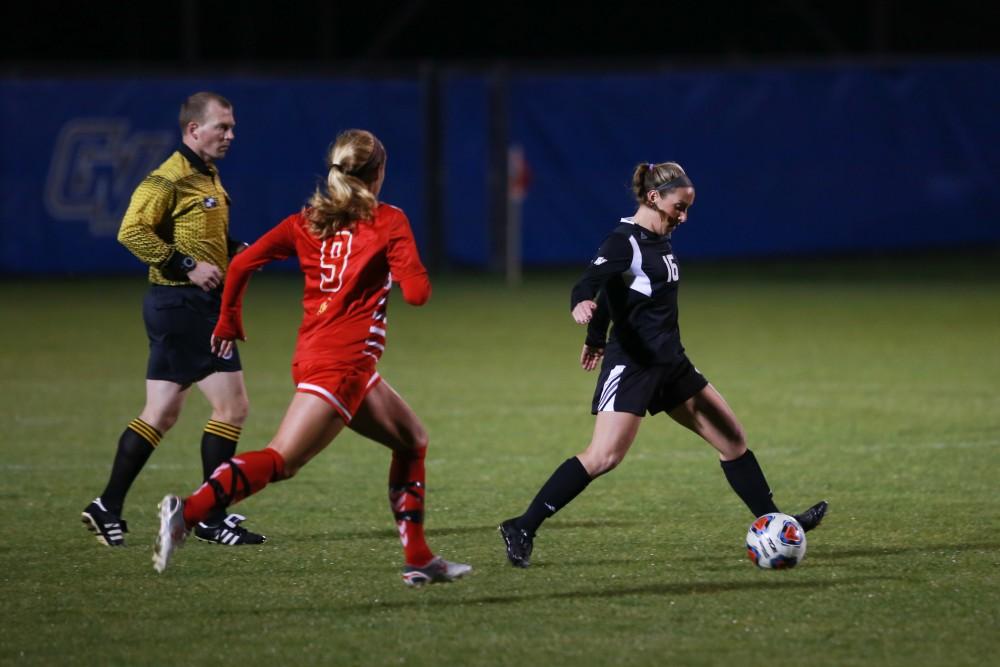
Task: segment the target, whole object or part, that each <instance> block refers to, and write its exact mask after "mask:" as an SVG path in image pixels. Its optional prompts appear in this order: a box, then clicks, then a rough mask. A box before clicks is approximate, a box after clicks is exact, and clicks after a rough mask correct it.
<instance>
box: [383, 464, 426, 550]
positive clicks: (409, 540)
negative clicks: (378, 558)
mask: <svg viewBox="0 0 1000 667" xmlns="http://www.w3.org/2000/svg"><path fill="white" fill-rule="evenodd" d="M426 453H427V449H426V448H422V449H419V450H415V451H413V452H412V453H410V454H409V455H406V454H399V453H396V452H393V453H392V463H390V464H389V506H390V507H391V508H392V514H393V517H394V518H395V520H396V528H397V530H399V540H400V542H402V543H403V554H404V556H405V558H406V564H407V565H414V566H416V567H423V566H425V565H427V564H428V563H429V562H431V560H433V558H434V554H433V553H432V552H431V549H430V547H428V546H427V542H426V540H425V539H424V493H425V491H426V488H425V486H424V456H425V454H426Z"/></svg>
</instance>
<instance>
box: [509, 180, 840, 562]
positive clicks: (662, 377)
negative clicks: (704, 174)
mask: <svg viewBox="0 0 1000 667" xmlns="http://www.w3.org/2000/svg"><path fill="white" fill-rule="evenodd" d="M632 190H633V192H634V194H635V196H636V200H637V201H638V204H639V208H638V210H637V211H636V212H635V215H633V216H632V217H631V218H622V220H621V222H620V224H619V225H618V226H617V227H616V228H615V229H614V230H613V231H612V232H611V234H610V235H609V236H608V237H607V239H605V241H604V243H603V244H602V245H601V247H600V249H599V250H598V251H597V255H596V256H595V257H594V259H593V261H591V263H590V266H589V267H588V269H587V271H586V273H584V275H583V277H582V278H581V279H580V281H579V282H578V283H577V284H576V285H575V286H574V287H573V292H572V296H571V303H570V306H571V308H572V314H573V319H574V320H575V321H576V322H577V323H578V324H587V325H588V327H587V338H586V342H585V343H584V345H583V351H582V352H581V354H580V365H581V366H582V367H583V369H584V370H587V371H590V370H593V369H594V368H596V367H597V365H598V362H602V359H603V362H602V363H601V373H600V377H599V378H598V380H597V389H596V390H595V392H594V399H593V404H592V406H591V412H592V413H593V414H595V415H597V420H596V423H595V425H594V435H593V437H592V439H591V441H590V445H589V446H588V447H587V449H586V450H585V451H584V452H583V453H581V454H578V455H577V456H574V457H572V458H570V459H567V460H566V461H565V462H563V464H562V465H560V466H559V467H558V468H556V470H555V472H554V473H553V474H552V476H551V477H550V478H549V479H548V481H547V482H545V484H544V485H543V486H542V488H541V489H540V490H539V492H538V494H537V495H536V496H535V499H534V500H532V502H531V505H529V506H528V509H527V511H525V513H524V514H522V515H521V516H519V517H516V518H513V519H508V520H507V521H504V522H503V523H502V524H500V528H499V530H500V534H501V536H502V537H503V539H504V543H505V544H506V547H507V558H508V560H510V562H511V564H512V565H514V566H516V567H528V566H529V565H530V564H531V551H532V547H533V544H534V542H533V540H534V537H535V531H536V530H538V527H539V526H540V525H541V524H542V522H543V521H545V519H547V518H549V517H550V516H552V515H553V514H555V513H556V512H558V511H559V510H560V509H561V508H563V507H564V506H565V505H567V504H568V503H569V502H570V501H571V500H573V498H575V497H576V496H577V495H578V494H579V493H580V492H581V491H583V490H584V489H585V488H586V487H587V485H588V484H590V481H591V480H592V479H594V478H595V477H598V476H600V475H603V474H604V473H606V472H609V471H611V470H612V469H613V468H614V467H615V466H617V465H618V464H619V463H621V461H622V459H623V458H624V457H625V454H626V453H627V452H628V450H629V447H630V446H631V445H632V442H633V440H635V436H636V434H637V433H638V432H639V423H640V422H641V421H642V418H643V416H644V415H645V414H646V413H647V412H648V413H649V414H651V415H652V414H656V413H658V412H665V413H667V414H668V415H670V416H671V417H672V418H673V419H674V420H675V421H676V422H678V423H679V424H681V425H683V426H686V427H687V428H689V429H691V430H692V431H694V432H695V433H697V434H698V435H700V436H701V437H702V438H704V439H705V440H706V441H707V442H708V443H709V444H710V445H712V446H713V447H715V448H716V449H717V450H718V451H719V457H720V459H721V463H722V470H723V472H724V473H725V475H726V479H727V480H728V481H729V484H730V486H732V488H733V491H735V492H736V494H737V495H738V496H739V497H740V499H741V500H742V501H743V502H744V503H745V504H746V505H747V507H749V508H750V511H751V512H752V513H753V515H754V516H755V517H756V516H760V515H762V514H767V513H769V512H777V511H779V510H778V508H777V506H776V505H775V504H774V501H773V500H772V499H771V490H770V488H768V485H767V480H766V479H765V478H764V473H763V472H762V471H761V469H760V466H759V465H758V464H757V459H756V458H754V455H753V452H752V451H750V450H749V449H748V448H747V444H746V439H745V437H744V434H743V427H742V426H741V425H740V422H739V420H738V419H737V418H736V415H735V414H733V411H732V409H731V408H730V407H729V405H728V404H727V403H726V401H725V399H723V398H722V395H721V394H719V392H718V391H716V389H715V387H713V386H712V385H711V384H709V382H708V381H707V380H706V379H705V378H704V376H702V374H701V373H699V372H698V369H696V368H695V367H694V366H693V365H692V364H691V361H690V360H689V359H688V358H687V356H686V355H685V354H684V346H683V345H681V337H680V328H679V327H678V324H677V288H678V285H679V283H680V270H679V268H678V265H677V259H676V258H675V257H674V254H673V248H672V246H671V243H670V237H671V233H672V232H673V231H674V230H675V229H677V227H679V226H680V225H681V224H683V223H684V222H685V221H686V220H687V216H688V210H689V209H690V208H691V205H692V204H693V203H694V196H695V191H694V186H693V185H692V184H691V181H690V179H689V178H688V176H687V175H686V174H685V173H684V170H683V169H682V168H681V166H680V165H679V164H677V163H675V162H664V163H661V164H657V165H654V164H647V163H644V164H640V165H639V166H638V167H636V169H635V171H634V172H633V175H632ZM609 321H610V322H613V323H614V327H613V328H612V330H611V336H610V339H609V340H607V342H605V337H606V335H607V330H608V324H609ZM826 509H827V503H826V501H822V502H819V503H817V504H816V505H814V506H813V507H811V508H809V509H808V510H806V511H805V512H803V513H802V514H798V515H796V519H798V521H799V523H801V524H802V527H803V528H804V529H805V530H807V531H808V530H812V529H813V528H815V527H816V526H817V525H819V523H820V521H821V520H822V519H823V515H824V514H825V513H826Z"/></svg>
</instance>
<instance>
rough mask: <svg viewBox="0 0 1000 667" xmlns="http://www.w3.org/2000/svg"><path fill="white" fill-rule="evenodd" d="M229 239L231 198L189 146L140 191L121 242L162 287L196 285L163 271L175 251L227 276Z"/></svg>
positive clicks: (120, 235)
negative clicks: (211, 266)
mask: <svg viewBox="0 0 1000 667" xmlns="http://www.w3.org/2000/svg"><path fill="white" fill-rule="evenodd" d="M228 239H229V195H228V194H226V191H225V189H223V187H222V182H221V181H220V180H219V172H218V171H217V170H216V169H215V167H214V166H212V165H209V164H207V163H205V161H204V160H202V159H201V158H200V157H198V155H197V154H196V153H195V152H194V151H192V150H191V149H190V148H188V147H187V146H185V145H184V144H181V147H180V148H179V149H178V150H176V151H174V153H173V154H172V155H171V156H170V157H168V158H167V160H166V161H165V162H164V163H163V164H161V165H160V166H159V167H157V168H156V169H155V170H153V172H151V173H150V174H149V175H148V176H146V178H145V179H143V181H142V183H140V184H139V186H138V187H137V188H136V189H135V192H133V193H132V199H131V201H130V202H129V205H128V210H127V211H126V212H125V217H124V218H123V219H122V226H121V229H119V230H118V241H119V242H120V243H121V244H122V245H124V246H125V247H126V248H128V249H129V250H130V251H131V252H132V254H133V255H135V256H136V257H138V258H139V259H140V260H141V261H142V262H143V263H145V264H148V265H149V281H150V282H151V283H153V284H156V285H190V284H191V282H190V281H189V280H186V279H185V280H175V279H173V278H179V277H180V276H179V275H173V274H172V275H171V276H170V277H167V276H165V275H164V273H163V271H162V270H161V267H163V265H164V263H165V262H166V261H167V259H169V258H170V256H171V255H172V254H173V253H174V251H177V252H179V253H182V254H184V255H190V256H191V257H193V258H194V259H196V260H198V261H199V262H209V263H211V264H214V265H215V266H217V267H219V270H220V271H222V272H223V273H225V271H226V268H227V267H228V265H229V247H228Z"/></svg>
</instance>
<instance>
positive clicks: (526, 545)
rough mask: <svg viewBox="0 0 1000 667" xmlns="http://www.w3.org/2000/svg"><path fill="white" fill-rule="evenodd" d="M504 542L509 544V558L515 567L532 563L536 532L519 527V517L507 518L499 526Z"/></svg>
mask: <svg viewBox="0 0 1000 667" xmlns="http://www.w3.org/2000/svg"><path fill="white" fill-rule="evenodd" d="M498 530H499V531H500V536H501V537H502V538H503V541H504V544H505V545H507V560H509V561H510V564H511V565H513V566H514V567H528V566H529V565H531V550H532V549H533V548H534V546H535V545H534V539H535V535H534V533H529V532H528V531H526V530H524V529H522V528H518V527H517V519H507V520H506V521H504V522H503V523H501V524H500V526H499V527H498Z"/></svg>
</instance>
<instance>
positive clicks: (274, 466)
mask: <svg viewBox="0 0 1000 667" xmlns="http://www.w3.org/2000/svg"><path fill="white" fill-rule="evenodd" d="M284 469H285V460H284V459H283V458H281V454H279V453H278V452H276V451H275V450H273V449H271V448H267V449H261V450H258V451H256V452H242V453H240V454H238V455H236V456H234V457H233V458H232V459H230V460H229V461H226V462H225V463H223V464H222V465H220V466H219V467H218V468H216V469H215V472H213V473H212V476H211V477H210V478H209V479H208V481H207V482H205V483H204V484H202V485H201V486H200V487H198V489H197V490H196V491H195V492H194V493H192V494H191V495H190V496H188V497H187V498H186V499H185V500H184V522H185V523H186V524H187V526H188V528H192V527H194V525H195V524H197V523H198V522H199V521H204V520H205V517H207V516H208V515H209V514H210V513H211V512H212V510H213V509H214V508H216V507H221V508H225V507H228V506H230V505H233V504H235V503H237V502H239V501H241V500H243V499H244V498H246V497H247V496H251V495H253V494H255V493H257V492H258V491H260V490H261V489H263V488H264V487H265V486H267V485H268V484H269V483H270V482H273V481H275V480H276V479H280V478H281V475H282V473H283V472H284Z"/></svg>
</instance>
